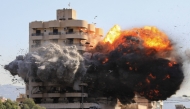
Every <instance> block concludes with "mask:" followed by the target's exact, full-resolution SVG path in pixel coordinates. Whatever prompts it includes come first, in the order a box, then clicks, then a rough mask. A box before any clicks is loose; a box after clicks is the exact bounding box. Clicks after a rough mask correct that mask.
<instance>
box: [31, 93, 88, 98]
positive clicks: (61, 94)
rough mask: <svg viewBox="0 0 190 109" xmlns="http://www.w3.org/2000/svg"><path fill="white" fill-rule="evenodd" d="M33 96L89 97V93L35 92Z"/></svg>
mask: <svg viewBox="0 0 190 109" xmlns="http://www.w3.org/2000/svg"><path fill="white" fill-rule="evenodd" d="M31 97H32V98H41V97H46V98H49V97H62V98H65V97H88V94H87V93H64V94H63V93H35V94H32V95H31Z"/></svg>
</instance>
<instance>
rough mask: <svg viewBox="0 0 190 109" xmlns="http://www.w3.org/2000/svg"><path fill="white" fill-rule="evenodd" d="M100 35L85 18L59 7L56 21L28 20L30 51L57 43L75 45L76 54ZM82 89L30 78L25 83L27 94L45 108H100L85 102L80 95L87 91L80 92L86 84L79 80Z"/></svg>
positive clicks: (83, 96) (83, 95)
mask: <svg viewBox="0 0 190 109" xmlns="http://www.w3.org/2000/svg"><path fill="white" fill-rule="evenodd" d="M101 36H103V30H102V29H101V28H96V27H95V25H94V24H88V22H87V21H85V20H78V19H76V11H75V10H73V9H58V10H57V14H56V20H50V21H33V22H30V23H29V52H34V51H35V50H36V49H37V48H38V47H40V46H41V45H42V44H44V43H46V42H52V43H57V44H59V45H61V46H69V45H75V46H76V47H77V49H78V51H79V53H81V54H82V53H83V52H84V51H86V50H87V48H88V47H89V46H93V45H92V44H90V42H89V40H90V39H91V37H101ZM80 86H81V91H79V92H73V91H67V92H64V91H63V90H62V89H61V85H60V84H53V83H49V82H41V81H40V82H39V81H35V80H33V78H29V82H28V83H26V95H27V97H29V98H33V99H34V101H35V102H36V103H38V104H39V105H41V106H44V107H46V108H47V109H79V108H90V107H91V108H92V107H98V108H100V107H99V105H98V104H97V103H93V102H88V103H85V102H84V101H83V98H85V97H88V94H87V93H85V92H84V91H83V88H84V87H86V86H87V84H85V83H81V84H80Z"/></svg>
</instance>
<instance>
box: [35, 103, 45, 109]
mask: <svg viewBox="0 0 190 109" xmlns="http://www.w3.org/2000/svg"><path fill="white" fill-rule="evenodd" d="M32 109H45V108H44V107H41V106H39V105H37V104H36V105H35V106H34V107H33V108H32Z"/></svg>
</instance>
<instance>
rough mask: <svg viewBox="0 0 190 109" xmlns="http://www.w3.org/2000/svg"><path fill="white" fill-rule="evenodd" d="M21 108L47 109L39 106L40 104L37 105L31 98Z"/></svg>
mask: <svg viewBox="0 0 190 109" xmlns="http://www.w3.org/2000/svg"><path fill="white" fill-rule="evenodd" d="M20 107H21V109H46V108H44V107H41V106H39V105H38V104H35V103H34V101H33V99H31V98H26V99H25V100H24V101H23V103H22V104H21V106H20Z"/></svg>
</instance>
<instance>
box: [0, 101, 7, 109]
mask: <svg viewBox="0 0 190 109" xmlns="http://www.w3.org/2000/svg"><path fill="white" fill-rule="evenodd" d="M0 109H6V107H5V106H4V104H3V103H2V102H1V100H0Z"/></svg>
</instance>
